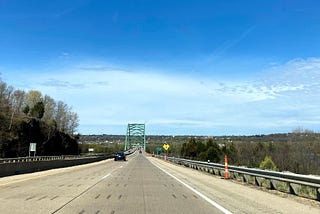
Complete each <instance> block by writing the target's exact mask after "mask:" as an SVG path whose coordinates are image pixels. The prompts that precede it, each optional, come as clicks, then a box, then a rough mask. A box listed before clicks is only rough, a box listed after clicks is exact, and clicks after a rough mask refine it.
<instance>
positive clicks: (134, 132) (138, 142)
mask: <svg viewBox="0 0 320 214" xmlns="http://www.w3.org/2000/svg"><path fill="white" fill-rule="evenodd" d="M145 128H146V126H145V124H143V123H129V124H128V127H127V134H126V141H125V146H124V149H125V150H128V149H130V148H132V147H134V146H139V147H142V146H143V149H144V150H146V133H145Z"/></svg>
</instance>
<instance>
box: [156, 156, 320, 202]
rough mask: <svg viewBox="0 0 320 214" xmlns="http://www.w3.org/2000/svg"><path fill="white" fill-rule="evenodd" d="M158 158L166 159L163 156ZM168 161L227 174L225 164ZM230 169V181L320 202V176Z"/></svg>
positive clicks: (171, 159) (173, 159)
mask: <svg viewBox="0 0 320 214" xmlns="http://www.w3.org/2000/svg"><path fill="white" fill-rule="evenodd" d="M157 157H158V158H162V159H164V157H163V156H157ZM167 160H168V161H170V162H174V163H176V164H179V165H184V166H186V167H190V168H193V169H197V170H201V171H205V172H208V173H210V174H214V175H218V176H224V173H225V166H224V164H218V163H208V162H202V161H195V160H188V159H183V158H175V157H167ZM228 168H229V177H230V179H235V180H239V181H242V182H245V183H249V184H253V185H257V186H260V187H266V188H268V189H271V190H278V191H281V192H286V193H290V194H294V195H297V196H302V197H307V198H312V199H315V200H318V201H320V176H314V175H300V174H295V173H290V172H276V171H270V170H261V169H254V168H247V167H238V166H232V165H229V167H228Z"/></svg>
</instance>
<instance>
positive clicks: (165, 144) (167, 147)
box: [162, 143, 170, 160]
mask: <svg viewBox="0 0 320 214" xmlns="http://www.w3.org/2000/svg"><path fill="white" fill-rule="evenodd" d="M162 148H163V149H164V150H166V151H167V154H166V155H165V156H164V160H167V156H168V149H169V148H170V145H169V144H167V143H164V144H163V146H162Z"/></svg>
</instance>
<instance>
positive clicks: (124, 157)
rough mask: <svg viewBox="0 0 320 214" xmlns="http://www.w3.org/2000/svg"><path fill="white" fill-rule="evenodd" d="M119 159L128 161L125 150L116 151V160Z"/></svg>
mask: <svg viewBox="0 0 320 214" xmlns="http://www.w3.org/2000/svg"><path fill="white" fill-rule="evenodd" d="M118 160H124V161H126V155H125V154H124V152H117V153H116V155H115V156H114V161H118Z"/></svg>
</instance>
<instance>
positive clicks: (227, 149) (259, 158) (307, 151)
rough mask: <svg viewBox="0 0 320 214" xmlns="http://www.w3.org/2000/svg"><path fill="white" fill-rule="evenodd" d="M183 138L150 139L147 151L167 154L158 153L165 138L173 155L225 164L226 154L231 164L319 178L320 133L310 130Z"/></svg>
mask: <svg viewBox="0 0 320 214" xmlns="http://www.w3.org/2000/svg"><path fill="white" fill-rule="evenodd" d="M182 138H183V137H181V136H180V137H177V136H176V137H171V136H162V137H151V140H150V142H151V144H150V145H148V146H147V151H148V152H150V153H154V154H157V153H158V154H166V153H167V152H165V151H163V150H162V151H161V152H159V151H157V148H160V147H161V146H162V142H164V141H163V139H165V142H166V143H169V145H170V149H169V151H168V155H170V156H175V157H182V158H188V159H193V160H200V161H208V160H210V162H215V163H223V160H224V159H223V157H224V155H227V156H228V161H229V164H231V165H236V166H246V167H253V168H260V169H269V170H277V171H290V172H294V173H299V174H314V175H320V167H319V166H320V134H318V133H314V132H312V131H309V130H303V129H296V130H294V131H293V132H292V133H286V134H271V135H254V136H219V137H207V136H202V137H201V136H193V137H190V136H184V140H183V139H182ZM161 139H162V140H161ZM161 141H162V142H161ZM152 142H153V143H152Z"/></svg>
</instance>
